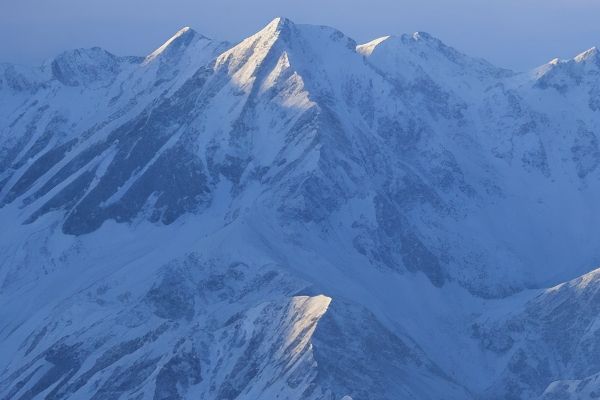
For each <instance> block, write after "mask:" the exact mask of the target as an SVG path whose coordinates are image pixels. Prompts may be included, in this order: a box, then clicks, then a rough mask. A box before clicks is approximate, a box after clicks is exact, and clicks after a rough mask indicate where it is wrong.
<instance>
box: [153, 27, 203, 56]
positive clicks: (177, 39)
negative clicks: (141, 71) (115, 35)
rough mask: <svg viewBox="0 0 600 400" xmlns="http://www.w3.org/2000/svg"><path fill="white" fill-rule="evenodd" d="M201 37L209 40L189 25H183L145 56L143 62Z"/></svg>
mask: <svg viewBox="0 0 600 400" xmlns="http://www.w3.org/2000/svg"><path fill="white" fill-rule="evenodd" d="M201 39H204V40H209V39H208V38H207V37H205V36H203V35H201V34H199V33H198V32H196V31H195V30H193V29H192V28H190V27H189V26H185V27H183V28H181V29H180V30H179V31H177V33H175V34H174V35H173V36H171V38H170V39H169V40H167V41H166V42H165V43H164V44H163V45H162V46H160V47H159V48H158V49H156V50H154V51H153V52H152V53H150V54H149V55H148V56H147V57H146V60H145V63H149V62H151V61H152V60H154V59H156V58H157V57H159V56H161V55H163V54H167V53H169V52H172V51H177V49H180V48H182V47H187V46H188V45H189V44H191V43H192V42H195V41H197V40H201Z"/></svg>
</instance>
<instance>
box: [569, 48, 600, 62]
mask: <svg viewBox="0 0 600 400" xmlns="http://www.w3.org/2000/svg"><path fill="white" fill-rule="evenodd" d="M599 54H600V52H599V51H598V48H597V47H596V46H594V47H592V48H591V49H588V50H586V51H584V52H583V53H581V54H578V55H577V56H575V58H574V60H575V62H578V63H581V62H586V61H587V60H594V59H597V58H599Z"/></svg>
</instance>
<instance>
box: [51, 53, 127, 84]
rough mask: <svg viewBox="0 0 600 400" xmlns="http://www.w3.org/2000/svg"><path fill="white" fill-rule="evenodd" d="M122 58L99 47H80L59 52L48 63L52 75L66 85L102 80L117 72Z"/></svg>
mask: <svg viewBox="0 0 600 400" xmlns="http://www.w3.org/2000/svg"><path fill="white" fill-rule="evenodd" d="M121 60H122V58H119V57H117V56H115V55H114V54H112V53H109V52H108V51H106V50H104V49H102V48H100V47H92V48H80V49H74V50H69V51H65V52H63V53H61V54H59V55H58V56H57V57H56V58H54V60H52V62H51V64H50V68H51V71H52V76H53V77H54V78H56V79H57V80H58V81H60V82H62V83H63V84H65V85H67V86H79V85H81V84H85V83H90V82H95V81H98V80H102V79H104V78H106V77H108V76H112V75H114V74H115V73H116V72H118V70H119V68H120V66H119V63H120V61H121Z"/></svg>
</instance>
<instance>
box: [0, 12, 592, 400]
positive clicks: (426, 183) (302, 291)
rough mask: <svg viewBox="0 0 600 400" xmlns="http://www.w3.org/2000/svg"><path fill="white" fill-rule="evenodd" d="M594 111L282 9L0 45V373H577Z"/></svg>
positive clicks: (572, 69) (522, 394)
mask: <svg viewBox="0 0 600 400" xmlns="http://www.w3.org/2000/svg"><path fill="white" fill-rule="evenodd" d="M599 109H600V58H599V55H598V51H597V50H596V49H590V50H589V51H587V52H584V53H582V54H580V55H579V56H577V57H575V58H574V59H572V60H566V61H560V60H554V61H552V62H550V63H548V64H546V65H544V66H542V67H540V68H538V69H536V70H534V71H532V72H530V73H514V72H512V71H507V70H504V69H501V68H497V67H495V66H493V65H491V64H489V63H488V62H486V61H484V60H480V59H475V58H471V57H469V56H466V55H464V54H462V53H460V52H459V51H457V50H455V49H453V48H451V47H449V46H447V45H445V44H444V43H442V42H441V41H440V40H438V39H436V38H433V37H431V36H430V35H428V34H426V33H415V34H413V35H403V36H400V37H393V36H391V37H384V38H380V39H376V40H374V41H372V42H369V43H367V44H363V45H357V43H355V41H354V40H352V39H350V38H348V37H347V36H345V35H344V34H343V33H341V32H339V31H337V30H335V29H333V28H328V27H320V26H307V25H297V24H294V23H293V22H291V21H289V20H287V19H283V18H278V19H275V20H274V21H272V22H271V23H270V24H268V25H267V26H266V27H265V28H263V29H262V30H261V31H259V32H257V33H256V34H255V35H252V36H250V37H248V38H247V39H245V40H243V41H241V42H240V43H238V44H235V45H231V44H228V43H222V42H217V41H213V40H211V39H208V38H206V37H204V36H202V35H200V34H198V33H196V32H194V31H193V30H191V29H189V28H184V29H182V30H181V31H179V32H178V33H177V34H176V35H175V36H174V37H173V38H171V39H170V40H169V41H167V42H166V43H165V44H164V45H163V46H161V47H160V48H158V49H157V50H156V51H154V52H153V53H151V54H150V55H148V56H147V57H117V56H115V55H112V54H110V53H108V52H106V51H104V50H102V49H99V48H93V49H79V50H73V51H68V52H65V53H63V54H61V55H59V56H58V57H56V58H55V59H54V60H52V61H50V62H48V63H46V64H44V65H43V66H42V67H40V68H37V69H36V68H31V69H28V68H23V67H17V66H11V65H0V223H2V225H3V226H5V227H9V228H7V229H3V230H1V231H0V338H1V339H0V398H6V399H34V398H35V399H37V398H40V399H41V398H47V399H66V398H92V399H115V398H131V399H147V398H149V399H192V398H215V399H239V400H241V399H257V398H261V399H263V398H264V399H270V398H279V399H332V400H333V399H336V400H337V399H340V398H344V399H347V398H352V399H355V400H358V399H398V398H415V399H440V398H445V399H470V398H472V399H479V398H485V399H495V398H498V399H505V398H506V399H521V398H527V399H531V398H540V399H551V398H577V396H580V397H581V396H590V397H592V398H593V396H596V395H597V394H598V393H600V388H599V386H598V383H597V379H596V377H597V374H598V373H600V364H599V363H598V360H596V358H595V357H594V355H595V354H596V353H597V351H598V346H599V343H600V341H599V339H598V338H599V336H598V335H597V334H596V330H597V329H596V325H597V324H596V314H597V311H598V310H597V309H596V308H597V306H596V292H597V289H598V287H599V285H598V282H597V279H596V275H597V274H596V273H595V272H591V273H588V274H587V275H586V274H585V273H586V272H588V271H589V270H590V269H591V268H592V267H593V266H594V265H596V264H597V263H598V260H600V251H599V250H598V247H597V245H596V243H595V238H596V237H598V235H599V234H600V213H599V212H598V207H599V206H598V205H597V203H598V202H597V201H596V200H597V199H598V198H600V186H599V185H598V184H597V182H598V179H599V178H600V169H599V168H598V167H599V164H600V145H599V137H598V132H599V129H600V114H598V110H599ZM578 276H581V277H580V278H577V277H578ZM573 279H575V280H573ZM561 282H567V283H564V284H562V285H560V283H561ZM557 284H558V285H559V286H556V287H554V286H555V285H557ZM546 287H552V288H551V289H544V288H546ZM564 332H569V334H568V335H565V334H564Z"/></svg>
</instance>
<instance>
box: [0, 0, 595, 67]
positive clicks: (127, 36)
mask: <svg viewBox="0 0 600 400" xmlns="http://www.w3.org/2000/svg"><path fill="white" fill-rule="evenodd" d="M276 16H285V17H288V18H290V19H291V20H293V21H294V22H296V23H311V24H321V25H330V26H334V27H336V28H338V29H340V30H342V31H343V32H344V33H346V34H347V35H348V36H350V37H352V38H354V39H356V40H357V41H358V42H364V41H368V40H370V39H373V38H375V37H379V36H383V35H389V34H401V33H406V32H414V31H426V32H429V33H431V34H433V35H434V36H437V37H439V38H440V39H442V40H443V41H444V42H446V43H447V44H449V45H451V46H454V47H456V48H458V49H459V50H461V51H463V52H465V53H467V54H469V55H473V56H479V57H483V58H486V59H488V60H489V61H491V62H493V63H495V64H497V65H499V66H504V67H510V68H514V69H518V70H523V69H528V68H530V67H534V66H537V65H539V64H542V63H544V62H546V61H548V60H550V59H552V58H554V57H561V58H568V57H572V56H574V55H576V54H577V53H579V52H581V51H583V50H586V49H588V48H590V47H592V46H595V45H600V23H599V21H600V0H445V1H443V0H345V1H344V0H295V1H292V0H246V1H242V0H215V1H199V0H170V1H159V0H0V62H4V61H8V62H17V63H22V64H39V63H41V62H42V61H43V60H44V59H47V58H49V57H52V56H53V55H55V54H57V53H59V52H60V51H62V50H66V49H70V48H76V47H91V46H101V47H103V48H105V49H107V50H109V51H111V52H113V53H116V54H119V55H145V54H147V53H149V52H150V51H152V50H153V49H154V48H156V47H158V46H159V45H160V44H161V43H162V42H164V41H165V40H166V39H168V38H169V37H170V36H171V35H172V34H173V33H175V32H176V31H177V30H179V28H181V27H183V26H191V27H192V28H194V29H195V30H197V31H198V32H200V33H202V34H204V35H206V36H210V37H213V38H217V39H225V40H230V41H236V40H239V39H241V38H243V37H244V36H247V35H249V34H251V33H253V32H255V31H257V30H258V29H260V28H261V27H262V26H263V25H265V24H266V23H268V22H269V21H270V20H271V19H273V18H274V17H276Z"/></svg>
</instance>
